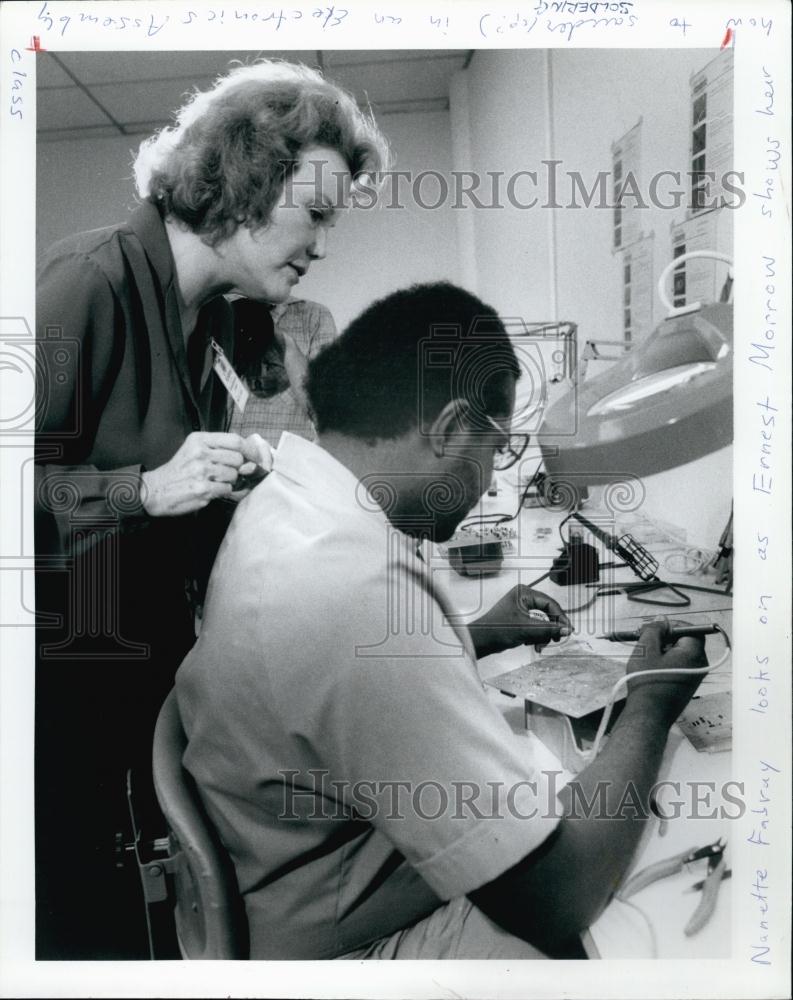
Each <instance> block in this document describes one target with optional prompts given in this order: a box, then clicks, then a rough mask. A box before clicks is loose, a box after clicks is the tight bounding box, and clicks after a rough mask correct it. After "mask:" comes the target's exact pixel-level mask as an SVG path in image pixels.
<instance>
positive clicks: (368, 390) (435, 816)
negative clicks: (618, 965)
mask: <svg viewBox="0 0 793 1000" xmlns="http://www.w3.org/2000/svg"><path fill="white" fill-rule="evenodd" d="M517 374H518V366H517V363H516V360H515V355H514V352H513V350H512V347H511V345H510V343H509V340H508V338H507V336H506V334H505V332H504V328H503V326H502V325H501V323H500V321H499V320H498V318H497V316H496V315H495V313H494V312H493V310H492V309H490V308H488V307H487V306H485V305H484V304H483V303H482V302H480V301H479V300H478V299H476V298H474V297H473V296H471V295H469V294H468V293H466V292H464V291H462V290H460V289H457V288H455V287H453V286H451V285H448V284H437V285H420V286H415V287H413V288H411V289H408V290H407V291H403V292H398V293H396V294H393V295H391V296H389V297H387V298H385V299H383V300H382V301H380V302H377V303H375V304H374V305H373V306H371V307H370V308H369V309H367V310H366V311H365V312H364V313H363V315H362V316H360V317H359V318H358V319H357V320H356V321H355V322H353V323H352V325H351V326H350V327H349V328H348V329H347V330H346V332H345V333H344V334H343V335H342V336H341V337H340V338H339V339H338V340H336V341H335V342H334V343H333V344H332V345H331V346H330V347H328V348H327V349H326V350H325V351H323V352H322V353H321V354H320V355H319V356H318V357H317V358H316V359H314V361H312V362H311V364H310V366H309V375H308V380H307V383H306V390H307V393H308V396H309V399H310V403H311V406H312V409H313V411H314V414H315V419H316V424H317V430H318V434H319V439H318V443H317V444H314V443H311V442H308V441H305V440H303V439H300V438H297V437H295V436H292V435H288V434H285V435H284V436H283V438H282V439H281V444H280V447H279V448H278V450H277V452H276V455H275V460H274V467H273V471H272V472H271V474H270V475H269V476H268V477H267V479H265V481H264V482H263V483H262V484H261V485H260V486H258V487H257V488H256V489H255V490H254V491H253V492H252V493H251V494H250V496H249V497H248V498H247V499H245V500H244V501H243V502H242V503H241V504H240V507H239V509H238V511H237V514H236V515H235V517H234V520H233V523H232V525H231V529H230V531H229V533H228V535H227V536H226V540H225V542H224V544H223V548H222V549H221V552H220V555H219V557H218V560H217V563H216V565H215V568H214V571H213V576H212V580H211V582H210V589H209V594H208V600H207V608H206V617H205V621H204V626H203V629H202V632H201V635H200V638H199V641H198V643H197V644H196V646H195V647H194V648H193V650H192V651H191V653H190V654H189V656H188V657H187V658H186V660H185V661H184V663H183V664H182V667H181V668H180V670H179V673H178V675H177V682H176V689H177V695H178V702H179V709H180V712H181V715H182V719H183V723H184V727H185V730H186V732H187V735H188V739H189V744H188V748H187V751H186V753H185V758H184V763H185V766H186V767H187V768H188V770H189V771H190V772H191V773H192V774H193V776H194V777H195V780H196V782H197V784H198V788H199V790H200V792H201V795H202V798H203V800H204V802H205V804H206V807H207V809H208V812H209V814H210V816H211V818H212V820H213V822H214V823H215V824H216V826H217V829H218V831H219V833H220V835H221V837H222V839H223V842H224V843H225V845H226V847H227V848H228V850H229V852H230V854H231V856H232V858H233V860H234V864H235V867H236V872H237V879H238V883H239V888H240V890H241V892H242V894H243V896H244V899H245V903H246V910H247V914H248V922H249V930H250V954H251V957H252V958H269V959H287V958H302V959H324V958H334V957H354V958H361V957H367V958H368V957H377V958H415V959H425V958H486V957H494V958H495V957H497V958H529V957H532V958H539V957H543V954H554V953H557V954H558V953H559V951H560V948H561V946H562V944H563V943H564V942H567V941H569V940H570V939H571V938H572V936H573V935H575V934H577V933H578V932H579V931H581V930H582V929H583V928H585V927H587V926H588V925H589V923H590V922H591V921H592V920H593V919H594V918H595V917H596V916H597V915H598V913H599V912H600V910H601V909H602V908H603V906H604V905H605V904H606V903H607V901H608V899H609V897H610V895H611V894H612V893H613V891H614V889H615V887H616V886H617V885H618V883H619V880H620V878H621V877H622V875H623V874H624V873H625V871H626V869H627V867H628V865H629V864H630V860H631V853H632V851H633V848H634V847H635V845H636V843H637V840H638V837H639V834H640V832H641V828H642V823H641V822H640V821H639V820H637V819H635V818H634V816H635V810H632V811H631V810H629V811H628V813H627V815H626V816H618V817H617V818H606V817H604V816H603V815H592V816H590V817H589V818H587V819H582V818H581V817H580V814H579V816H578V817H577V818H574V817H572V816H569V815H567V813H569V812H570V809H571V799H570V789H569V787H568V788H565V789H563V790H562V792H561V793H560V795H559V798H558V800H557V798H556V796H555V795H554V794H553V793H552V792H550V791H549V789H548V788H546V787H545V785H544V782H543V777H544V775H543V774H542V773H541V772H539V769H538V768H537V767H536V765H535V764H534V762H533V761H532V760H531V758H530V755H529V751H528V747H529V744H528V743H527V742H526V741H524V740H521V739H519V738H518V737H516V736H515V735H514V734H513V733H512V731H511V730H510V728H509V726H508V725H507V723H506V721H505V720H504V718H503V716H502V715H501V713H500V712H499V710H498V708H497V706H496V705H495V704H494V703H493V702H492V701H491V700H489V699H488V697H487V694H486V692H485V690H483V686H482V684H481V682H480V680H479V678H478V675H477V670H476V665H475V658H476V656H477V655H484V654H485V653H489V652H493V651H495V650H498V649H503V648H505V647H507V646H509V645H517V644H518V643H521V642H527V643H532V644H535V643H541V644H542V643H547V642H548V641H550V640H551V639H558V638H559V637H560V635H562V634H564V633H565V632H567V631H568V630H569V628H568V622H567V620H566V618H565V617H564V615H563V613H562V612H561V609H560V608H559V607H558V605H557V604H556V603H555V602H554V601H552V600H551V599H550V598H547V597H545V596H544V595H542V594H539V593H536V592H532V591H529V590H528V589H527V588H525V587H520V586H519V587H516V588H514V589H513V590H512V591H511V592H510V593H509V594H507V596H506V597H505V598H502V600H501V601H499V602H498V603H497V604H496V605H495V607H494V608H493V609H491V610H490V611H489V612H487V613H486V614H485V615H483V616H482V617H481V618H480V619H479V620H478V621H477V622H475V623H474V625H473V626H472V627H470V629H467V628H465V627H463V626H460V625H456V624H454V612H453V608H452V607H451V605H450V601H449V599H448V597H447V595H446V594H445V593H444V591H443V589H442V586H441V582H440V581H438V580H437V579H435V578H433V575H432V574H431V573H430V572H429V567H428V565H427V563H426V562H425V561H424V560H422V559H421V557H420V556H419V555H418V546H417V539H426V538H428V539H432V540H436V541H443V540H444V539H448V538H449V537H450V535H451V534H452V532H453V531H454V529H455V526H456V525H457V524H458V523H459V522H460V520H461V519H462V518H463V517H464V516H465V514H466V513H467V512H468V511H469V510H470V508H471V507H472V506H473V505H474V504H475V503H476V501H477V500H478V499H479V497H480V496H481V494H482V493H483V492H484V490H485V489H486V487H487V485H488V483H489V482H490V477H491V474H492V468H493V461H494V455H495V453H496V452H505V451H506V449H508V448H510V445H513V446H514V444H515V442H514V441H513V440H512V438H511V434H510V414H511V410H512V406H513V400H514V391H515V380H516V376H517ZM532 609H539V610H542V611H544V612H545V616H547V617H546V618H545V620H544V621H542V620H541V621H539V622H538V619H537V616H536V615H535V616H533V617H532V616H530V615H529V614H528V612H529V611H530V610H532ZM542 618H543V616H540V619H542ZM663 635H664V627H663V626H660V625H658V626H650V627H648V628H647V629H646V630H645V631H644V633H643V647H644V648H643V655H642V656H641V658H640V659H638V660H637V661H636V662H635V663H634V662H633V661H632V663H631V669H633V670H637V669H641V670H647V669H648V668H651V669H652V668H661V667H671V668H684V674H685V668H689V667H695V666H700V665H701V664H702V662H703V661H704V653H703V647H702V643H701V642H699V641H695V640H690V639H681V640H679V641H678V642H677V644H676V645H675V646H674V647H672V648H670V649H668V650H667V651H666V652H664V651H662V642H663ZM698 680H699V677H698V676H696V675H695V677H694V678H690V676H689V677H686V676H672V677H670V676H668V675H665V676H663V677H659V678H653V677H649V678H648V677H647V676H643V677H641V678H637V680H635V681H633V682H632V684H631V686H630V688H629V693H628V697H627V703H626V706H625V708H624V710H623V712H622V714H621V716H620V718H619V720H618V722H617V724H616V726H615V728H614V730H613V732H612V735H611V736H610V738H609V740H608V742H607V743H606V745H605V747H604V749H603V751H602V753H601V754H600V756H599V757H598V758H597V760H596V761H595V762H594V763H592V764H591V765H590V766H589V768H588V769H587V770H586V771H585V772H583V773H582V774H581V775H580V776H579V778H578V782H579V784H580V786H581V790H582V791H583V793H584V794H585V795H586V796H587V800H591V799H592V797H593V790H594V789H595V787H596V785H597V783H598V782H602V783H608V794H607V796H606V802H605V804H606V808H607V809H610V810H611V811H612V813H613V811H614V810H615V807H616V804H617V803H619V802H620V801H621V799H622V798H623V796H624V793H625V790H626V786H627V785H628V783H629V782H632V785H633V788H634V789H635V792H636V795H637V796H639V797H645V798H646V796H647V795H648V792H649V789H650V786H651V784H652V782H653V780H654V778H655V776H656V773H657V768H658V765H659V762H660V758H661V754H662V751H663V748H664V744H665V742H666V736H667V731H668V728H669V726H670V725H671V724H672V722H673V721H674V720H675V719H676V718H677V716H678V715H679V714H680V712H681V711H682V709H683V707H684V706H685V704H686V702H687V701H688V699H689V697H690V696H691V694H692V693H693V691H694V689H695V688H696V683H697V681H698Z"/></svg>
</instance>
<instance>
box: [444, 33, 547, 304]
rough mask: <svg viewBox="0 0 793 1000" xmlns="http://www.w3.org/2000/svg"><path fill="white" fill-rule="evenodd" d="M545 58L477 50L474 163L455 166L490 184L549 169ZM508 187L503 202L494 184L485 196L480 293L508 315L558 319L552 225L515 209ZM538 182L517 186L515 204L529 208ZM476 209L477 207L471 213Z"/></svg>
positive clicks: (479, 236)
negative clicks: (554, 314)
mask: <svg viewBox="0 0 793 1000" xmlns="http://www.w3.org/2000/svg"><path fill="white" fill-rule="evenodd" d="M544 60H545V55H544V53H543V52H541V51H534V50H527V51H507V52H494V51H490V50H480V51H478V52H476V54H475V56H474V58H473V60H472V62H471V64H470V66H469V67H468V69H467V70H466V71H465V73H466V75H467V78H468V102H469V115H470V127H471V136H470V146H471V155H472V159H471V163H470V164H455V167H456V168H457V169H460V170H473V171H476V172H477V173H478V174H479V175H480V176H481V177H482V178H486V175H487V174H488V173H489V172H497V171H501V172H503V174H504V177H505V178H510V177H512V176H514V175H516V174H517V173H518V172H519V171H522V170H534V171H541V169H542V166H541V162H540V161H541V160H542V159H543V157H544V155H545V142H546V140H545V115H544V110H543V108H544V96H543V95H544V86H545V83H544V81H545V74H544ZM505 183H506V181H503V182H502V184H501V187H502V191H501V194H500V196H499V197H498V198H493V197H492V196H491V194H490V191H491V187H490V184H491V182H490V180H489V179H486V180H484V181H483V186H482V189H481V191H480V192H479V196H480V199H481V201H482V202H483V203H484V204H485V205H486V206H493V205H494V203H495V207H484V208H480V209H478V210H477V211H476V213H475V219H474V228H475V241H476V267H477V291H478V293H479V295H480V296H481V297H482V298H483V299H484V300H485V301H486V302H489V303H490V304H491V305H493V306H494V307H495V308H496V309H498V310H499V312H500V313H501V314H502V315H504V316H515V317H521V318H523V319H526V320H530V321H533V320H544V319H548V318H549V317H550V311H551V294H550V287H551V286H550V277H551V275H550V265H549V259H548V219H547V215H546V213H544V212H543V211H542V210H541V209H539V208H534V209H521V208H518V207H516V206H515V205H514V204H508V203H507V197H506V190H505ZM529 188H530V184H529V183H528V182H527V183H525V184H517V185H516V188H515V196H516V197H515V199H513V200H514V201H522V202H524V203H528V201H529V200H530V195H531V192H530V190H529ZM466 211H470V209H466Z"/></svg>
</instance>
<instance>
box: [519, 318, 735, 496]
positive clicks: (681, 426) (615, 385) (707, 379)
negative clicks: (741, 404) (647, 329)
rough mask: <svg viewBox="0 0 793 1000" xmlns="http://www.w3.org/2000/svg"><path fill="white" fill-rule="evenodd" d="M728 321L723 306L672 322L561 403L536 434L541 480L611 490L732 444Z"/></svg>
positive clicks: (729, 321)
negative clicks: (542, 470)
mask: <svg viewBox="0 0 793 1000" xmlns="http://www.w3.org/2000/svg"><path fill="white" fill-rule="evenodd" d="M732 313H733V307H732V305H731V304H729V303H715V304H712V305H707V306H703V307H702V308H700V309H699V310H697V311H696V312H691V313H686V314H683V315H678V316H670V317H669V318H668V319H665V320H664V321H663V322H662V323H661V324H660V325H659V326H658V327H656V329H655V330H654V331H653V333H652V334H651V335H650V336H649V337H648V338H647V340H645V341H644V342H643V343H641V344H638V345H636V346H635V347H633V348H632V349H631V350H630V352H629V353H628V354H626V356H625V357H624V358H623V359H621V360H620V361H619V362H617V363H616V364H615V365H613V366H612V367H611V368H610V369H609V370H608V371H606V372H604V373H603V374H602V375H599V376H597V377H596V378H593V379H590V380H589V381H587V382H584V383H583V384H582V385H580V386H577V387H575V388H574V389H573V390H571V391H570V392H569V393H567V394H566V395H565V396H563V397H562V398H561V399H559V400H558V401H557V402H556V403H555V404H554V405H553V406H552V407H550V409H549V410H548V412H547V413H546V415H545V418H544V420H543V424H542V427H541V429H540V433H539V444H540V447H541V449H542V452H543V458H544V460H545V467H546V470H547V472H548V475H549V476H550V477H551V478H552V479H553V478H554V477H557V478H559V477H562V476H570V477H571V478H574V480H575V482H576V483H578V484H580V485H584V484H586V485H597V484H600V483H610V482H616V481H619V480H621V479H626V478H629V477H633V476H650V475H654V474H655V473H657V472H663V471H665V470H666V469H671V468H673V467H675V466H678V465H684V464H685V463H686V462H693V461H694V460H695V459H697V458H701V457H702V456H703V455H707V454H709V453H710V452H713V451H717V450H718V449H719V448H723V447H725V446H726V445H728V444H730V443H731V442H732V437H733V428H732V396H733V385H732V367H733V347H732V345H733V334H732ZM571 428H575V430H574V432H572V433H571V430H570V429H571Z"/></svg>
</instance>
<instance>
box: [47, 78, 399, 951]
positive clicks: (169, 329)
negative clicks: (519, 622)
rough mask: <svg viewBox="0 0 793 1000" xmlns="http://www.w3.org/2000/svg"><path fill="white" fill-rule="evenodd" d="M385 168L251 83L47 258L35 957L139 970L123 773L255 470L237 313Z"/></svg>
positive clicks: (318, 101) (298, 266)
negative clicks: (127, 205) (235, 381)
mask: <svg viewBox="0 0 793 1000" xmlns="http://www.w3.org/2000/svg"><path fill="white" fill-rule="evenodd" d="M386 157H387V150H386V146H385V142H384V140H383V138H382V136H381V134H380V132H379V131H378V130H377V128H376V126H375V125H374V123H373V121H371V120H370V119H369V118H368V117H366V116H365V115H364V114H362V113H361V112H360V111H359V109H358V107H357V105H356V104H355V102H354V100H353V98H352V97H350V96H349V95H348V94H346V93H344V92H343V91H341V90H340V89H339V88H337V87H335V86H334V85H333V84H331V83H329V82H327V81H326V80H324V79H323V78H322V77H321V76H320V75H319V74H318V73H316V72H314V71H313V70H310V69H308V68H306V67H304V66H298V65H294V64H290V63H285V62H272V61H265V62H259V63H255V64H253V65H249V66H241V67H238V68H236V69H234V70H232V71H231V72H230V73H228V74H227V75H226V76H224V77H222V78H221V79H220V80H219V81H218V82H217V83H216V85H215V86H214V87H213V88H212V89H211V90H209V91H207V92H205V93H199V94H196V95H195V96H194V97H193V98H192V99H191V100H190V101H189V102H188V103H187V104H186V105H185V106H184V107H183V108H182V110H181V111H180V112H179V113H178V115H177V118H176V123H175V124H174V125H173V126H172V127H169V128H165V129H163V130H162V131H161V132H160V133H159V134H158V135H156V136H154V137H153V138H151V139H149V140H147V141H146V142H144V143H143V144H142V146H141V149H140V152H139V155H138V157H137V160H136V162H135V177H136V182H137V189H138V193H139V195H140V197H141V199H142V202H141V204H140V205H139V207H138V208H137V209H136V210H135V211H134V212H133V213H132V215H131V216H130V218H129V219H128V220H127V221H125V222H123V223H121V224H119V225H116V226H112V227H110V228H107V229H100V230H94V231H92V232H87V233H81V234H79V235H77V236H74V237H71V238H68V239H66V240H63V241H61V242H60V243H58V244H56V245H55V246H53V247H51V248H50V249H49V250H48V251H47V252H46V253H45V254H44V256H43V259H42V260H41V263H40V268H39V273H38V284H37V333H38V338H39V369H40V371H41V373H42V375H43V378H42V381H41V384H40V386H39V401H38V404H39V405H38V422H37V465H36V473H37V488H36V515H37V516H36V542H37V553H38V555H39V556H40V557H41V558H42V559H43V560H44V561H43V562H41V563H40V564H39V569H40V570H43V569H45V568H46V569H47V572H39V574H38V576H37V610H39V611H40V612H44V613H45V614H44V615H42V617H41V619H40V620H41V622H42V624H41V625H40V627H39V630H38V634H37V651H38V659H37V677H36V685H37V692H36V698H37V701H36V741H37V746H36V805H37V844H36V848H37V857H36V860H37V954H38V956H39V957H42V958H96V957H136V956H139V955H141V954H145V937H144V935H143V931H142V929H143V928H144V923H143V920H142V918H141V911H139V912H137V913H131V912H130V905H131V904H130V900H132V899H133V898H134V889H135V880H136V878H137V875H136V874H134V875H133V874H129V873H126V872H125V870H124V869H123V868H121V869H119V867H118V866H117V864H116V861H117V857H116V856H115V855H114V843H113V838H114V835H115V834H116V833H117V832H118V831H122V830H125V829H126V827H125V825H124V819H125V816H126V812H125V809H126V803H125V801H124V796H123V776H124V772H125V770H126V768H128V767H130V766H132V767H137V770H138V771H139V772H141V773H145V772H146V771H148V762H149V759H150V747H151V733H152V727H153V723H154V720H155V717H156V713H157V710H158V707H159V705H160V703H161V700H162V697H163V695H164V693H165V692H166V691H167V690H168V688H169V686H170V684H171V682H172V678H173V673H174V671H175V670H176V667H178V665H179V663H180V662H181V660H182V658H183V656H184V655H185V653H186V652H187V650H188V649H189V648H190V646H191V645H192V643H193V641H194V639H195V631H194V626H193V622H194V606H193V604H194V602H192V603H191V596H192V597H194V595H195V592H196V588H197V583H196V581H197V580H200V578H201V577H202V575H204V574H205V572H206V569H207V567H208V566H209V565H210V564H211V560H212V557H213V555H214V549H215V546H216V541H217V540H216V539H215V538H214V536H215V535H216V533H217V532H216V529H214V528H213V527H212V524H211V523H210V521H211V519H210V521H205V518H206V515H207V514H208V511H205V510H204V508H207V507H208V505H209V506H210V509H211V506H212V504H213V501H216V500H218V499H221V498H232V499H235V498H238V497H239V496H241V495H242V494H243V493H244V491H245V490H244V487H245V485H246V483H248V482H250V480H249V479H248V478H246V477H248V476H250V475H251V474H252V473H254V472H255V470H256V465H257V463H258V461H259V459H260V452H259V450H258V448H257V444H258V442H257V441H256V440H255V439H254V438H253V437H252V438H247V439H246V438H242V437H241V436H239V435H237V434H231V433H228V432H227V430H226V426H227V415H228V406H227V402H228V393H229V391H230V390H229V384H228V381H226V382H224V381H223V379H222V378H221V371H220V369H223V368H226V370H228V366H227V365H226V364H225V361H227V360H228V359H230V358H232V356H233V352H232V348H233V328H232V316H231V310H230V307H229V305H228V303H227V302H226V300H225V299H224V297H223V296H224V293H226V292H229V291H231V290H234V291H236V292H238V293H240V294H242V295H244V296H247V297H249V298H252V299H256V300H261V301H265V302H268V303H278V302H282V301H285V300H286V299H287V298H288V297H289V294H290V292H291V291H292V289H293V288H294V287H295V285H297V283H298V282H299V281H300V279H301V277H303V276H304V275H305V274H306V272H307V271H308V269H309V268H310V267H311V265H312V264H313V263H314V262H315V261H318V260H321V259H322V258H323V257H324V256H325V253H326V248H327V233H328V229H329V228H330V227H332V226H333V224H334V221H335V217H336V215H337V213H338V211H339V209H340V208H341V207H343V206H345V205H346V204H347V203H348V202H349V200H350V197H351V192H354V189H355V186H356V185H357V184H359V183H360V182H361V181H362V180H363V178H364V177H365V176H366V175H372V174H376V173H377V172H378V171H379V170H381V169H382V167H383V166H384V165H385V162H386ZM224 355H225V358H224ZM232 391H233V385H232ZM64 567H65V569H66V571H65V572H64V571H63V569H64ZM58 568H60V569H61V571H60V572H58V571H57V570H58ZM47 612H50V615H47V614H46V613H47ZM53 623H56V624H53ZM47 626H50V627H47ZM122 839H123V838H122ZM130 879H131V882H130V883H129V884H126V883H127V882H128V881H129V880H130ZM141 905H142V904H141Z"/></svg>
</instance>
